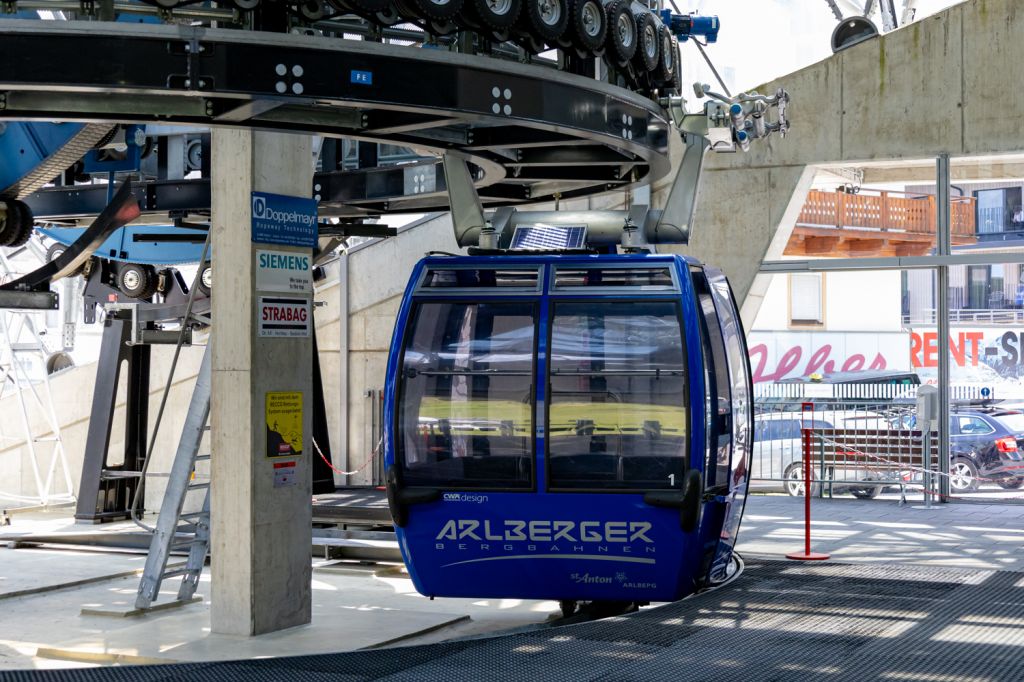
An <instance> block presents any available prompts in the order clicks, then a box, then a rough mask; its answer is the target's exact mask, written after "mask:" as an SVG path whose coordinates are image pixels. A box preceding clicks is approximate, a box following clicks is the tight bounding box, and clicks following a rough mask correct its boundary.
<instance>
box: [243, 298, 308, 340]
mask: <svg viewBox="0 0 1024 682" xmlns="http://www.w3.org/2000/svg"><path fill="white" fill-rule="evenodd" d="M259 302H260V304H259V307H258V308H257V309H256V317H257V323H258V327H259V335H260V336H262V337H274V336H278V337H305V336H309V333H310V328H311V327H312V320H313V316H312V315H311V314H310V310H309V307H310V306H309V299H308V298H290V297H288V298H286V297H283V296H260V297H259Z"/></svg>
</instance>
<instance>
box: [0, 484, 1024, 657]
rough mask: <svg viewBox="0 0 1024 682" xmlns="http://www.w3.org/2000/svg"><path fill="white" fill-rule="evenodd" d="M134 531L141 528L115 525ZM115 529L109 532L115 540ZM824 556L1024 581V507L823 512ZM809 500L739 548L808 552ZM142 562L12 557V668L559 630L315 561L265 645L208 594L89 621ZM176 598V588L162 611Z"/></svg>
mask: <svg viewBox="0 0 1024 682" xmlns="http://www.w3.org/2000/svg"><path fill="white" fill-rule="evenodd" d="M67 517H68V512H67V511H59V512H56V513H50V514H38V513H37V514H26V515H20V516H15V517H13V523H12V525H11V526H9V527H6V528H4V529H3V532H4V534H10V533H12V532H15V533H16V532H30V531H33V532H57V531H67V530H77V531H84V532H94V531H95V530H97V529H96V528H95V527H91V526H74V524H73V523H71V522H70V521H69V519H68V518H67ZM117 527H124V528H130V526H115V527H114V528H117ZM106 528H108V526H104V529H106ZM812 529H813V539H812V544H813V548H814V549H815V550H817V551H826V552H830V553H831V554H832V555H833V557H834V560H835V561H841V562H890V563H910V564H919V565H935V566H958V567H963V568H988V569H1003V570H1007V569H1012V570H1024V506H1016V505H1006V504H1003V505H996V504H987V505H977V504H951V505H944V506H941V507H938V508H936V509H935V510H932V511H925V510H921V509H916V508H914V506H913V503H912V504H911V505H904V506H900V505H899V503H898V500H896V499H878V500H871V501H862V500H855V499H852V498H846V499H843V498H837V499H833V500H814V503H813V507H812ZM802 532H803V501H802V500H800V499H796V498H790V497H787V496H782V495H754V496H751V498H750V501H749V504H748V507H747V510H746V514H745V516H744V521H743V527H742V529H741V533H740V542H739V550H740V552H741V553H743V554H744V555H745V556H747V557H749V558H757V557H766V558H775V559H778V558H780V557H781V556H783V555H785V554H786V553H787V552H791V551H794V550H798V549H800V548H801V547H802V546H803V535H802ZM143 561H144V558H143V557H142V556H141V555H139V554H129V553H111V552H105V553H100V552H87V551H78V550H66V549H49V548H47V549H27V548H25V549H0V609H2V610H3V613H4V622H5V623H6V624H11V623H14V624H17V626H16V627H5V628H3V629H2V630H0V670H3V669H12V668H58V667H79V666H83V665H110V664H112V663H113V664H116V663H145V662H157V661H159V662H167V661H196V660H218V659H235V658H252V657H265V656H281V655H289V654H292V655H294V654H303V653H318V652H330V651H346V650H354V649H360V648H365V647H375V646H396V645H406V644H414V643H415V644H421V643H426V642H432V641H440V640H444V639H451V638H455V637H464V636H471V635H477V634H485V633H493V632H498V631H503V630H510V629H515V628H518V627H523V626H528V625H531V624H536V623H540V622H543V621H545V620H547V619H548V618H549V617H551V616H552V615H553V614H555V613H556V612H557V604H555V603H554V602H529V601H520V600H467V599H439V600H436V601H433V602H431V601H429V600H427V599H425V598H424V597H421V596H420V595H418V594H416V592H415V590H414V589H413V587H412V583H411V581H410V580H409V579H408V576H407V575H406V574H405V573H404V570H403V569H402V568H401V567H397V566H359V565H354V564H347V563H343V562H338V561H325V560H316V559H313V560H312V561H313V566H314V572H313V600H314V606H313V622H312V624H310V625H307V626H302V627H297V628H292V629H291V630H286V631H283V632H279V633H274V634H270V635H264V636H261V637H256V638H244V637H229V636H223V635H214V634H211V633H210V603H209V594H210V583H209V576H208V574H204V576H203V581H202V582H201V584H200V589H199V593H200V594H201V595H202V596H203V601H202V602H200V603H195V604H191V605H188V606H185V607H181V608H176V609H172V610H168V611H163V612H157V613H150V614H148V615H145V616H142V617H133V618H125V617H116V616H109V615H108V616H96V615H82V613H81V611H82V609H95V610H103V611H110V612H114V613H117V612H119V611H121V612H123V611H127V610H129V609H130V608H131V606H132V604H133V602H134V598H135V591H136V588H137V587H138V571H139V570H140V569H141V567H142V564H143ZM172 597H173V589H172V590H169V591H168V592H167V593H165V594H164V596H163V600H169V599H171V598H172Z"/></svg>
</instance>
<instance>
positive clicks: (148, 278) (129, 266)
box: [116, 263, 159, 299]
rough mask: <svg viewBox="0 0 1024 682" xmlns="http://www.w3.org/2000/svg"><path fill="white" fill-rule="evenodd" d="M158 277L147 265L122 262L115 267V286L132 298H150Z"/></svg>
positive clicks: (154, 291) (154, 290)
mask: <svg viewBox="0 0 1024 682" xmlns="http://www.w3.org/2000/svg"><path fill="white" fill-rule="evenodd" d="M158 283H159V277H158V276H157V273H156V270H154V269H153V267H152V266H149V265H140V264H138V263H122V264H120V265H119V266H118V268H117V281H116V284H117V288H118V289H119V290H120V291H122V292H123V293H124V294H125V295H126V296H131V297H132V298H139V299H143V298H150V297H151V296H152V295H153V294H155V293H156V289H157V284H158Z"/></svg>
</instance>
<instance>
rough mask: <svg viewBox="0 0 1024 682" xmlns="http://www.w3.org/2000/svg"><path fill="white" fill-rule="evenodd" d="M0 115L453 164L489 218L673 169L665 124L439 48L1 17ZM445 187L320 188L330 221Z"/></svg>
mask: <svg viewBox="0 0 1024 682" xmlns="http://www.w3.org/2000/svg"><path fill="white" fill-rule="evenodd" d="M3 119H9V120H31V119H35V120H54V119H59V120H76V121H119V122H150V121H152V122H160V123H183V124H191V125H195V124H201V125H209V126H213V127H216V126H245V127H251V128H259V129H267V130H280V131H292V132H310V133H316V134H320V135H325V136H333V137H347V138H353V139H359V140H368V141H376V142H387V143H391V144H396V145H401V146H404V147H410V148H413V149H416V150H423V151H426V152H428V153H436V154H440V153H442V152H458V153H462V154H464V155H465V156H466V157H467V158H468V160H469V161H470V162H471V163H472V164H473V165H474V166H475V167H476V169H477V170H476V173H477V179H476V181H477V185H478V190H479V192H480V195H481V200H482V201H483V202H484V204H485V205H490V206H496V205H507V204H522V203H532V202H539V201H546V200H550V199H552V198H554V197H556V196H561V197H562V198H566V199H567V198H573V197H579V196H587V195H592V194H597V193H602V192H608V191H613V190H617V189H624V188H628V187H631V186H635V185H639V184H644V183H648V182H653V181H655V180H657V179H659V178H661V177H662V176H664V175H665V174H666V173H667V172H668V170H669V167H670V164H669V157H668V146H669V145H668V140H669V131H670V124H669V122H668V120H667V115H666V113H665V112H664V111H663V110H662V109H661V108H660V107H659V106H658V105H657V104H656V103H654V102H652V101H651V100H649V99H647V98H645V97H642V96H640V95H638V94H635V93H633V92H631V91H629V90H626V89H624V88H620V87H616V86H612V85H608V84H606V83H602V82H599V81H596V80H593V79H588V78H584V77H582V76H576V75H573V74H567V73H564V72H561V71H557V70H555V69H551V68H546V67H543V66H538V65H528V64H519V63H515V62H511V61H503V60H499V59H493V58H486V57H475V56H472V55H465V54H459V53H454V52H446V51H441V50H434V49H425V48H419V47H402V46H394V45H382V44H378V43H374V42H368V41H358V40H339V39H332V38H324V37H316V36H302V35H283V34H276V33H258V32H249V31H235V30H225V29H207V28H199V27H184V26H171V25H151V24H113V23H100V22H50V21H46V22H42V21H17V20H0V121H2V120H3ZM399 174H400V177H401V180H402V183H401V185H402V186H401V187H399V186H398V184H399V183H398V178H399ZM382 179H386V181H385V182H383V183H381V182H380V181H381V180H382ZM381 185H383V186H381ZM444 190H445V187H444V176H443V173H441V172H440V169H439V168H437V167H435V166H433V165H431V164H426V165H424V164H419V165H416V166H411V167H409V168H405V169H401V170H399V171H396V170H395V169H390V170H389V171H387V172H380V171H379V170H378V171H375V170H374V169H368V170H366V171H358V172H355V173H353V172H346V173H344V174H343V177H342V176H339V178H338V182H335V183H330V182H327V183H321V185H320V188H319V189H318V190H316V192H317V193H319V194H320V197H321V201H322V203H323V206H324V208H325V209H326V210H325V213H326V214H331V213H332V212H334V213H338V214H343V213H352V212H359V211H366V212H378V211H388V210H391V211H400V210H414V211H425V210H435V209H444V208H447V197H446V194H445V192H444Z"/></svg>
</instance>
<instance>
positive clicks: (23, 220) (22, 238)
mask: <svg viewBox="0 0 1024 682" xmlns="http://www.w3.org/2000/svg"><path fill="white" fill-rule="evenodd" d="M7 206H8V208H7V215H8V222H9V223H11V224H10V225H8V229H7V232H8V234H9V235H10V236H9V237H8V239H9V241H8V242H7V246H9V247H11V248H14V247H17V246H22V245H23V244H25V243H26V242H27V241H28V240H29V239H31V238H32V230H34V229H35V226H36V225H35V217H33V215H32V209H31V208H29V207H28V204H26V203H25V202H24V201H18V200H17V199H13V200H9V201H8V202H7ZM12 208H13V209H14V211H13V214H14V216H15V220H14V221H11V219H10V216H11V214H12V211H11V209H12Z"/></svg>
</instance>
